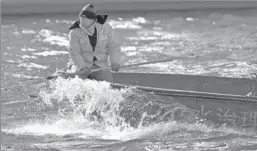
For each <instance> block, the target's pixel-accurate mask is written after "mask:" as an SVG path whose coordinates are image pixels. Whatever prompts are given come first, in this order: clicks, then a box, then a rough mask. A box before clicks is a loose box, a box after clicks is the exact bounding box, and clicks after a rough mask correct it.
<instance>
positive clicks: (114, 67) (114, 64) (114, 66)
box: [111, 63, 120, 72]
mask: <svg viewBox="0 0 257 151" xmlns="http://www.w3.org/2000/svg"><path fill="white" fill-rule="evenodd" d="M111 67H112V71H116V72H118V71H119V70H120V64H118V63H112V64H111Z"/></svg>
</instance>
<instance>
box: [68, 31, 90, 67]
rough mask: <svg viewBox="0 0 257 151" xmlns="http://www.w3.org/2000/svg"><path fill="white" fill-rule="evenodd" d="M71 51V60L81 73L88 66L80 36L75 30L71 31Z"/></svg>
mask: <svg viewBox="0 0 257 151" xmlns="http://www.w3.org/2000/svg"><path fill="white" fill-rule="evenodd" d="M69 49H70V54H71V59H72V60H73V62H74V64H75V65H76V66H77V68H78V71H81V70H82V69H83V68H85V67H86V64H85V61H84V58H83V56H82V53H81V49H80V45H79V39H78V36H77V34H76V31H74V30H72V31H70V33H69Z"/></svg>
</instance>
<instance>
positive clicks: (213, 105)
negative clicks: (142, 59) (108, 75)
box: [47, 72, 257, 130]
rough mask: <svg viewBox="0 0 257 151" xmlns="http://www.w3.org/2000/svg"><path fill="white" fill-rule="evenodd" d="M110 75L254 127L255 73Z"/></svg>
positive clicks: (211, 116)
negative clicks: (235, 75)
mask: <svg viewBox="0 0 257 151" xmlns="http://www.w3.org/2000/svg"><path fill="white" fill-rule="evenodd" d="M113 75H114V83H112V84H111V86H112V87H113V88H116V89H120V88H125V87H129V86H133V87H136V88H137V89H139V90H142V91H145V92H151V93H154V94H155V95H157V96H158V97H159V99H160V100H162V101H163V102H165V103H167V104H171V103H180V104H183V105H185V106H187V107H189V108H191V109H192V110H193V111H194V112H196V113H197V114H198V115H199V116H200V117H201V118H204V119H206V120H210V121H214V122H215V123H221V124H223V123H224V124H229V125H231V126H234V127H238V128H253V129H256V130H257V96H256V90H257V77H254V78H231V77H215V76H202V75H182V74H159V73H128V72H118V73H113ZM59 76H62V77H64V78H68V77H74V74H73V73H71V74H69V73H68V74H67V73H66V74H62V75H59ZM56 77H58V76H50V77H47V79H48V80H50V79H54V78H56ZM249 94H250V95H249ZM181 114H183V113H181ZM178 116H180V115H178Z"/></svg>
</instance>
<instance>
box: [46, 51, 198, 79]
mask: <svg viewBox="0 0 257 151" xmlns="http://www.w3.org/2000/svg"><path fill="white" fill-rule="evenodd" d="M189 57H192V55H191V56H186V57H185V56H178V57H172V58H169V59H163V60H155V61H149V62H141V63H136V64H130V65H122V66H120V68H129V67H135V66H140V65H147V64H154V63H161V62H170V61H174V60H177V59H186V58H189ZM193 57H195V56H193ZM104 69H106V68H98V69H93V70H91V72H97V71H100V70H104ZM76 75H79V73H78V72H77V73H66V72H63V73H61V75H55V76H48V77H47V78H46V79H47V80H52V79H56V78H58V77H59V76H61V77H63V78H68V77H74V76H76Z"/></svg>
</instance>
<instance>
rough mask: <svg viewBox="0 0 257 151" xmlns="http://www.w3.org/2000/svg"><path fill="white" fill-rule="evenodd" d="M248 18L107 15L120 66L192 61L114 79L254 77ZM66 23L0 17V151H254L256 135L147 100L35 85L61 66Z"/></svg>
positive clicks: (99, 86)
mask: <svg viewBox="0 0 257 151" xmlns="http://www.w3.org/2000/svg"><path fill="white" fill-rule="evenodd" d="M256 16H257V10H233V11H226V12H225V11H223V12H221V11H216V12H215V11H213V12H211V11H195V12H148V13H130V14H120V13H115V14H110V18H109V23H110V24H111V25H112V26H113V27H114V28H115V29H116V31H117V33H118V36H119V38H118V39H119V40H120V42H122V44H123V45H122V54H123V57H122V58H121V60H122V64H130V63H138V62H143V61H153V60H161V59H165V58H171V57H173V56H188V55H192V54H194V55H195V56H198V57H197V58H195V59H181V60H175V61H172V62H169V63H159V64H152V65H145V66H141V67H135V68H130V69H124V70H122V71H129V72H159V73H183V74H200V75H215V76H229V77H248V76H250V74H251V73H253V72H256V71H257V65H256V61H257V60H256V58H257V45H256V42H257V41H256V39H257V17H256ZM76 18H77V16H76V15H71V14H68V15H66V14H65V15H53V16H44V15H42V16H3V17H2V30H1V34H2V54H3V56H4V57H3V62H2V69H3V72H1V80H2V81H1V82H2V86H1V91H2V98H1V100H2V106H3V107H2V114H1V118H2V121H1V124H2V130H1V133H2V138H3V140H2V146H1V150H15V151H16V150H67V151H70V150H91V151H93V150H94V151H95V150H110V151H113V150H120V151H123V150H131V151H134V150H144V151H148V150H164V151H170V150H183V151H191V150H232V151H234V150H257V135H256V131H252V130H242V129H236V128H229V127H226V126H225V125H219V124H218V123H212V122H211V121H201V120H199V119H200V118H201V117H198V115H197V114H195V113H194V112H193V111H191V109H190V108H187V107H185V106H183V105H181V104H175V103H171V104H165V103H163V101H165V100H161V99H160V98H159V97H158V96H155V95H153V94H148V93H144V92H141V91H138V90H136V89H134V88H128V89H122V90H114V89H111V88H110V86H109V84H108V83H106V82H96V81H90V80H84V81H83V80H81V79H73V80H64V79H58V80H57V81H53V82H52V83H47V82H46V81H42V78H43V77H45V76H47V75H50V74H52V73H53V72H55V71H56V70H61V69H64V68H66V62H67V61H68V59H69V58H68V51H67V48H66V45H67V34H68V26H69V25H70V24H71V23H72V21H73V20H75V19H76ZM30 94H33V95H38V94H40V95H39V97H38V98H36V99H33V98H29V97H28V96H29V95H30ZM176 110H182V111H183V112H185V113H187V114H185V117H183V120H181V121H176V120H173V119H174V116H175V115H174V113H175V111H176ZM91 113H93V115H92V114H91ZM97 116H98V117H101V118H100V119H99V118H96V117H97Z"/></svg>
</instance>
